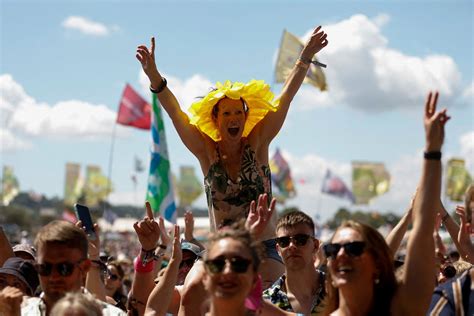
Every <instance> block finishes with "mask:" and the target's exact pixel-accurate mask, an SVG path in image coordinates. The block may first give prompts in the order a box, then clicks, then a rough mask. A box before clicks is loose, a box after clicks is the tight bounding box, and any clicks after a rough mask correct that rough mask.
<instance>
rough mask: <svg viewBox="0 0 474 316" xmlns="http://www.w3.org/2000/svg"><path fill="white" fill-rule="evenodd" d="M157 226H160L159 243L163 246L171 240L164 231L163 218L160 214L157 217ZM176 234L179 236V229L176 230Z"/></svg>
mask: <svg viewBox="0 0 474 316" xmlns="http://www.w3.org/2000/svg"><path fill="white" fill-rule="evenodd" d="M159 226H160V236H161V243H162V244H163V245H165V246H168V245H169V244H170V242H171V237H170V235H169V234H168V232H167V231H166V227H165V220H164V218H163V217H162V216H160V218H159ZM178 236H179V231H178Z"/></svg>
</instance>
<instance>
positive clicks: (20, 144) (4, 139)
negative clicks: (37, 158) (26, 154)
mask: <svg viewBox="0 0 474 316" xmlns="http://www.w3.org/2000/svg"><path fill="white" fill-rule="evenodd" d="M28 148H31V144H30V143H29V142H26V141H24V140H22V139H19V138H18V137H15V135H13V134H12V133H11V132H10V131H9V130H5V129H0V152H9V151H16V150H24V149H28Z"/></svg>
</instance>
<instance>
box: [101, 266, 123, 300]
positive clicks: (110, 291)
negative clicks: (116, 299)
mask: <svg viewBox="0 0 474 316" xmlns="http://www.w3.org/2000/svg"><path fill="white" fill-rule="evenodd" d="M104 283H105V291H106V292H107V295H108V296H113V295H114V293H115V292H116V291H117V290H118V289H119V288H120V287H121V286H122V280H121V279H120V274H119V273H118V270H117V268H116V267H115V266H114V265H108V266H107V275H106V276H105V280H104Z"/></svg>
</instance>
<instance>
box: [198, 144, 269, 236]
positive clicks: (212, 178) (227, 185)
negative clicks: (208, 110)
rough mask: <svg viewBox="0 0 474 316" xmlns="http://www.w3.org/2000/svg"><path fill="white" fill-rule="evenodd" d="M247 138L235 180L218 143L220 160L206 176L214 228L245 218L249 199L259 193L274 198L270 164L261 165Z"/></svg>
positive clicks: (210, 217)
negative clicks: (223, 159) (224, 162)
mask: <svg viewBox="0 0 474 316" xmlns="http://www.w3.org/2000/svg"><path fill="white" fill-rule="evenodd" d="M244 142H245V143H244V148H243V153H242V162H241V166H240V172H239V176H238V178H237V179H236V181H233V180H232V179H231V178H230V177H229V175H228V174H227V172H226V169H225V167H224V164H223V161H222V157H221V154H220V152H219V147H217V148H216V150H217V155H218V160H217V161H216V162H215V163H213V164H212V165H211V166H210V167H209V171H208V173H207V175H206V176H205V177H204V187H205V191H206V197H207V205H208V208H209V219H210V221H211V230H212V231H214V230H215V229H216V228H219V227H220V226H221V225H223V224H224V225H226V224H227V225H228V224H229V223H230V222H235V221H237V220H239V219H241V218H246V217H247V215H248V212H249V207H250V202H252V201H253V200H255V201H257V200H258V196H259V195H260V194H263V193H268V195H269V197H268V201H271V198H272V197H271V192H272V191H271V190H272V187H271V172H270V168H269V167H268V166H267V165H260V164H259V163H258V162H257V159H256V155H255V152H254V151H253V149H252V148H251V147H250V145H249V144H248V143H246V142H247V141H246V140H244ZM275 216H276V213H275ZM272 230H273V229H272Z"/></svg>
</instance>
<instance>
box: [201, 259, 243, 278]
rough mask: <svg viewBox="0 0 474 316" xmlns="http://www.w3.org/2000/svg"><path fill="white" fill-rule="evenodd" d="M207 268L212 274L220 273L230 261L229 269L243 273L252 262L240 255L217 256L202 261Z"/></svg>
mask: <svg viewBox="0 0 474 316" xmlns="http://www.w3.org/2000/svg"><path fill="white" fill-rule="evenodd" d="M204 263H205V264H206V267H207V269H208V270H209V272H211V273H212V274H216V273H222V271H224V268H225V266H226V264H227V263H230V269H231V270H232V272H235V273H245V272H247V270H248V268H249V265H250V264H251V263H252V260H249V259H245V258H242V257H232V258H225V257H217V258H215V259H211V260H206V261H205V262H204Z"/></svg>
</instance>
